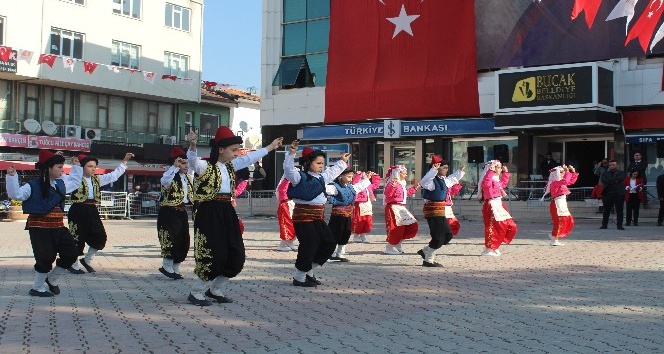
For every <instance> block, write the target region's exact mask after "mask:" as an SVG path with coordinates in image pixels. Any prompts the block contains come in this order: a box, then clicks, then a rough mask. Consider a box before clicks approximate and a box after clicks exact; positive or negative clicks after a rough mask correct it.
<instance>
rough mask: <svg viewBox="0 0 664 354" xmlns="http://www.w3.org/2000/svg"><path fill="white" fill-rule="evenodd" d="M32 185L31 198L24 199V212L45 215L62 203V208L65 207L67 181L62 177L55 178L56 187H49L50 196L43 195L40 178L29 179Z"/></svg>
mask: <svg viewBox="0 0 664 354" xmlns="http://www.w3.org/2000/svg"><path fill="white" fill-rule="evenodd" d="M28 184H29V185H30V190H31V192H30V198H28V199H27V200H25V201H23V214H41V215H45V214H48V213H50V212H51V211H52V210H53V208H55V207H56V206H58V205H60V208H62V210H63V211H64V209H65V192H66V189H65V182H64V181H63V180H61V179H56V180H55V186H56V188H57V189H58V190H55V188H49V189H50V190H49V194H48V198H43V197H42V186H41V181H40V180H39V178H35V179H31V180H29V181H28Z"/></svg>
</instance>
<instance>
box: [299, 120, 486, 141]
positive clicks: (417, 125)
mask: <svg viewBox="0 0 664 354" xmlns="http://www.w3.org/2000/svg"><path fill="white" fill-rule="evenodd" d="M495 133H498V131H496V130H495V129H494V119H493V118H469V119H441V120H430V121H403V120H398V119H388V120H384V121H382V122H376V123H360V124H341V125H323V126H318V127H304V128H302V139H303V140H309V141H315V140H325V139H365V138H381V139H399V138H403V137H415V136H444V135H454V136H458V135H475V134H495Z"/></svg>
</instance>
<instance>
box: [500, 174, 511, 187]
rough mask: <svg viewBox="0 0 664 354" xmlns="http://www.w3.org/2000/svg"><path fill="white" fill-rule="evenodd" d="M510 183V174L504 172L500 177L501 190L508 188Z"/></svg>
mask: <svg viewBox="0 0 664 354" xmlns="http://www.w3.org/2000/svg"><path fill="white" fill-rule="evenodd" d="M509 183H510V173H509V172H507V171H506V170H503V173H502V174H501V175H500V188H503V189H505V188H507V185H508V184H509Z"/></svg>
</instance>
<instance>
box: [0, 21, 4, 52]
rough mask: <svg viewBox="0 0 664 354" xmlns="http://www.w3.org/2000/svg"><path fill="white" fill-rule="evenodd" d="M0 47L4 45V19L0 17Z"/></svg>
mask: <svg viewBox="0 0 664 354" xmlns="http://www.w3.org/2000/svg"><path fill="white" fill-rule="evenodd" d="M0 45H5V18H4V17H2V16H0Z"/></svg>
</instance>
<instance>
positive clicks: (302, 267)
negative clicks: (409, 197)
mask: <svg viewBox="0 0 664 354" xmlns="http://www.w3.org/2000/svg"><path fill="white" fill-rule="evenodd" d="M319 156H322V157H323V158H324V157H325V153H324V152H322V151H320V150H313V149H311V148H308V147H305V148H304V149H303V150H302V157H301V158H300V165H302V166H303V167H304V168H305V171H304V172H303V171H299V170H298V169H297V168H295V155H294V154H290V153H286V158H285V160H284V178H285V179H287V180H288V181H289V182H290V184H291V186H290V187H289V188H288V192H287V193H288V197H289V198H290V199H292V200H293V202H295V208H294V209H293V226H294V228H295V234H296V235H297V239H298V241H300V245H299V247H298V250H297V260H296V261H295V276H294V277H293V285H294V286H304V287H314V286H316V285H320V281H318V279H316V277H315V276H314V273H313V270H314V268H316V267H320V266H322V265H323V264H325V262H327V260H328V258H329V257H330V255H332V253H333V252H334V247H335V245H336V242H335V239H334V236H333V235H332V232H331V231H330V228H329V227H328V225H327V224H326V223H325V219H324V215H323V213H324V212H325V203H326V202H327V198H326V196H325V185H326V184H328V183H331V182H332V181H334V179H335V178H337V176H339V174H341V172H342V171H344V170H345V169H346V167H347V165H346V162H344V161H343V160H339V161H337V162H336V164H335V165H334V166H331V167H330V168H328V169H326V170H325V171H323V172H322V173H314V172H311V171H308V170H306V168H307V167H308V166H309V164H310V163H311V162H312V161H313V160H314V159H316V158H317V157H319Z"/></svg>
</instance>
